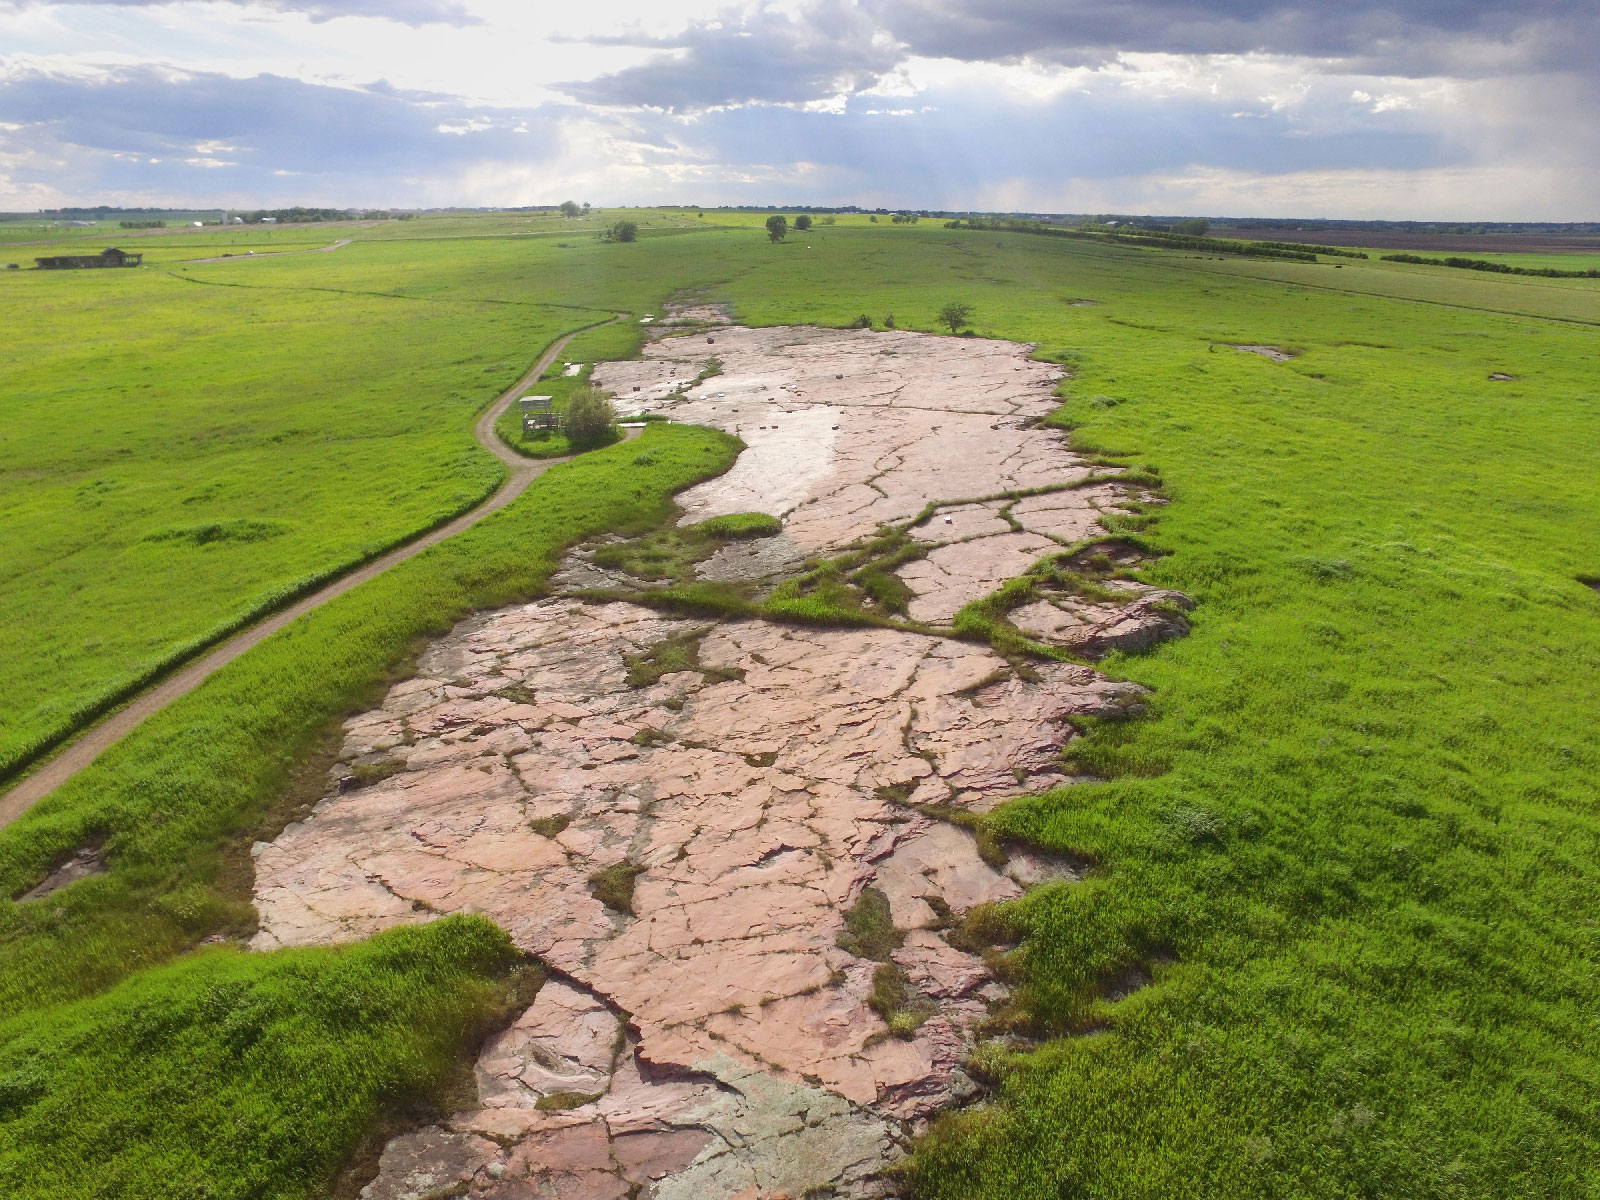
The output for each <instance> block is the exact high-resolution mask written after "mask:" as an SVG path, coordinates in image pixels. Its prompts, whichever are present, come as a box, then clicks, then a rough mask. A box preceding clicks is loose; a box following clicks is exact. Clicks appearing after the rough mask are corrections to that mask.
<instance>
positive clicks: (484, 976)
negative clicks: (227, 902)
mask: <svg viewBox="0 0 1600 1200" xmlns="http://www.w3.org/2000/svg"><path fill="white" fill-rule="evenodd" d="M539 979H540V974H539V971H538V968H537V967H535V966H532V965H525V964H524V963H523V960H522V957H521V955H519V954H518V953H517V952H516V951H515V950H514V949H513V947H512V946H511V940H510V939H509V938H508V937H507V936H506V935H505V933H504V932H502V931H501V930H500V929H498V928H496V927H495V926H494V925H493V924H491V923H490V922H488V921H486V920H484V919H483V918H481V917H461V916H457V917H447V918H445V919H444V920H441V921H437V922H433V923H430V924H427V925H422V926H413V927H407V928H401V929H395V930H391V931H390V932H388V933H385V934H382V935H380V936H379V937H376V938H374V939H372V940H371V941H369V942H364V943H360V944H358V945H354V946H350V947H346V948H341V949H314V950H294V951H287V952H282V953H277V954H268V955H256V954H246V953H243V952H242V951H239V950H235V949H210V950H206V951H203V952H201V953H198V954H193V955H189V956H187V957H185V958H181V959H178V960H176V961H174V962H171V963H168V964H165V965H161V966H155V967H152V968H150V969H148V970H145V971H142V972H140V973H139V974H138V975H136V976H134V977H133V978H131V979H129V980H127V981H125V982H123V983H121V984H118V985H117V986H115V987H113V988H111V989H110V990H109V991H106V992H103V993H101V994H100V995H97V996H94V997H92V998H90V999H86V1000H80V1001H78V1002H76V1003H74V1004H65V1005H60V1006H57V1007H55V1008H51V1009H47V1010H43V1011H38V1012H31V1013H27V1014H25V1015H23V1016H20V1017H16V1018H12V1019H11V1020H8V1021H5V1022H3V1023H0V1129H3V1130H4V1134H5V1136H4V1138H3V1139H0V1191H3V1192H4V1193H5V1194H6V1195H8V1196H16V1197H23V1196H26V1197H28V1200H68V1198H77V1197H83V1196H90V1195H99V1196H108V1195H115V1196H121V1197H126V1198H127V1200H170V1198H171V1197H175V1196H205V1197H214V1198H216V1200H246V1198H250V1197H261V1196H273V1197H281V1198H285V1200H286V1198H288V1197H305V1198H306V1200H313V1198H321V1197H326V1196H327V1195H328V1194H329V1189H330V1184H332V1183H333V1182H334V1181H335V1179H336V1178H337V1177H338V1176H339V1175H340V1174H341V1171H342V1169H343V1168H344V1167H345V1164H346V1162H347V1161H348V1159H349V1156H350V1152H351V1149H352V1148H353V1147H355V1146H358V1145H363V1144H364V1143H370V1141H371V1139H372V1137H373V1135H375V1134H378V1133H380V1132H381V1131H382V1130H383V1129H384V1128H386V1127H388V1126H389V1125H390V1124H391V1123H393V1122H395V1121H399V1120H410V1121H420V1120H427V1119H429V1118H430V1117H435V1116H439V1115H443V1113H442V1112H441V1104H442V1103H446V1102H448V1100H449V1099H450V1098H452V1097H455V1098H458V1099H459V1098H464V1097H466V1096H470V1095H472V1090H471V1086H470V1075H469V1073H468V1072H467V1070H466V1063H467V1062H468V1061H470V1056H471V1055H472V1054H473V1053H474V1051H475V1049H476V1047H477V1044H478V1042H479V1041H480V1040H481V1039H482V1038H483V1037H484V1036H485V1035H486V1034H487V1033H488V1032H489V1031H490V1030H491V1029H493V1028H495V1027H497V1026H499V1025H501V1024H503V1023H504V1022H505V1021H506V1020H508V1019H509V1018H510V1017H511V1016H512V1015H513V1014H514V1013H515V1011H516V1010H517V1008H518V1007H520V1006H522V1005H526V1004H527V1003H528V1001H529V999H530V998H531V992H532V990H533V989H534V988H536V987H537V984H538V982H539ZM373 1149H376V1147H373ZM357 1182H359V1181H357Z"/></svg>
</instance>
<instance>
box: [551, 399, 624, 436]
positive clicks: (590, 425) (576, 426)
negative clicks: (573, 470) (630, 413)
mask: <svg viewBox="0 0 1600 1200" xmlns="http://www.w3.org/2000/svg"><path fill="white" fill-rule="evenodd" d="M616 421H617V410H616V409H614V408H612V407H611V401H610V400H609V399H608V398H607V397H606V394H605V393H604V392H602V391H601V390H600V389H599V388H597V387H585V388H579V389H578V390H577V391H576V392H574V393H573V394H572V399H570V400H568V401H567V411H566V413H565V414H563V417H562V424H563V425H564V426H565V427H566V432H567V441H569V442H571V443H572V444H573V445H574V446H598V445H599V444H600V443H601V442H604V441H605V440H606V439H607V438H609V437H610V436H611V427H612V426H613V425H614V424H616Z"/></svg>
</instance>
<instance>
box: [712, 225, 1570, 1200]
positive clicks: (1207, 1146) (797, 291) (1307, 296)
mask: <svg viewBox="0 0 1600 1200" xmlns="http://www.w3.org/2000/svg"><path fill="white" fill-rule="evenodd" d="M948 236H952V235H945V234H942V233H926V232H920V231H916V232H911V233H907V232H906V231H903V230H902V231H901V232H899V233H898V234H896V235H894V236H893V237H892V238H884V239H875V240H874V241H872V242H869V244H868V245H865V246H852V247H850V248H849V251H848V252H840V253H837V254H836V253H833V252H832V251H831V250H830V251H828V252H827V253H824V252H823V251H820V250H818V249H816V248H814V249H813V251H812V253H811V255H810V256H807V257H804V258H800V257H799V256H796V261H795V262H794V263H793V264H786V265H785V266H784V267H782V268H780V267H778V266H776V265H774V266H773V267H771V268H767V269H763V270H761V271H757V272H751V273H749V274H747V275H745V276H743V277H742V278H740V279H739V280H737V281H735V282H734V283H733V284H732V285H730V287H729V289H728V292H729V294H730V296H731V297H732V298H733V299H734V300H735V301H736V302H737V304H738V306H739V309H740V311H741V314H743V315H745V316H747V317H749V318H751V319H754V320H757V321H761V322H778V321H792V320H817V321H819V322H820V323H830V320H833V321H836V320H839V319H845V318H848V316H849V315H850V314H853V313H856V312H860V311H862V310H866V311H873V312H877V311H883V310H886V309H889V308H891V307H892V309H893V311H894V312H895V313H896V316H897V320H898V321H899V323H900V324H901V325H902V327H905V326H908V325H911V324H913V323H915V324H918V325H920V326H921V327H923V328H930V329H931V328H932V324H933V321H932V318H933V314H934V313H935V312H936V311H937V309H938V305H939V302H941V301H942V300H944V299H946V298H948V297H951V296H959V297H962V298H964V299H967V300H969V301H970V302H972V303H973V304H974V305H975V306H976V308H977V312H978V318H977V323H978V328H979V329H980V331H981V332H984V333H989V334H993V335H996V336H1003V337H1011V338H1017V339H1020V340H1024V341H1033V342H1037V343H1039V345H1040V347H1041V351H1040V352H1041V354H1043V355H1045V356H1049V357H1054V358H1057V359H1058V360H1059V361H1066V362H1068V363H1069V364H1070V365H1071V367H1072V369H1073V372H1074V374H1073V377H1072V379H1071V380H1070V381H1069V383H1068V384H1067V395H1068V397H1069V404H1068V408H1067V410H1066V414H1065V416H1066V419H1067V420H1068V422H1069V423H1071V424H1074V425H1075V426H1076V428H1075V433H1074V436H1075V437H1076V439H1077V441H1078V443H1079V444H1080V445H1081V446H1082V447H1084V448H1085V449H1086V450H1088V451H1090V452H1093V453H1098V454H1100V455H1103V456H1106V457H1108V458H1112V459H1121V460H1122V461H1126V462H1130V463H1132V464H1135V465H1139V464H1145V463H1149V464H1153V465H1154V466H1156V467H1158V468H1159V474H1160V477H1161V479H1162V481H1163V486H1164V490H1165V492H1166V494H1167V496H1168V497H1169V498H1170V501H1171V503H1170V505H1168V506H1166V507H1165V508H1161V509H1159V510H1155V511H1153V513H1152V515H1153V516H1154V517H1155V518H1156V519H1155V520H1154V521H1153V522H1152V523H1151V524H1150V525H1149V527H1148V528H1146V529H1145V530H1143V531H1142V532H1141V534H1140V536H1141V537H1142V538H1144V539H1147V540H1148V541H1150V542H1151V544H1153V545H1154V546H1156V547H1157V548H1158V549H1159V550H1161V551H1162V552H1164V554H1165V557H1163V558H1162V559H1161V560H1160V562H1159V563H1158V564H1157V565H1156V566H1154V567H1152V568H1150V569H1149V570H1147V571H1146V577H1147V578H1150V579H1152V580H1153V581H1155V582H1157V583H1160V584H1161V585H1163V586H1169V587H1175V588H1179V589H1181V590H1183V591H1185V592H1187V593H1189V594H1190V595H1191V596H1193V597H1194V598H1195V599H1196V600H1197V601H1198V602H1199V607H1198V609H1197V610H1196V612H1195V613H1194V614H1193V616H1192V619H1193V622H1194V632H1193V634H1192V635H1191V636H1190V637H1189V638H1187V639H1185V640H1183V641H1181V642H1176V643H1169V644H1168V645H1166V646H1164V647H1162V648H1161V649H1159V650H1157V651H1155V652H1154V653H1152V654H1149V655H1147V656H1143V657H1139V658H1114V659H1112V660H1111V661H1109V662H1108V663H1107V664H1105V665H1106V667H1107V669H1109V670H1111V671H1113V672H1115V673H1120V674H1123V675H1126V676H1131V677H1132V678H1134V679H1137V680H1139V681H1140V682H1143V683H1146V684H1148V685H1150V686H1151V687H1152V688H1153V689H1154V696H1153V699H1152V711H1151V714H1150V716H1149V718H1148V719H1145V720H1140V721H1133V722H1129V723H1125V724H1121V725H1112V726H1106V727H1103V728H1100V729H1096V730H1093V731H1092V732H1091V734H1090V736H1089V737H1088V738H1087V739H1086V740H1085V741H1083V742H1080V743H1077V744H1075V745H1074V746H1073V747H1072V752H1073V762H1074V764H1075V766H1076V767H1077V769H1079V770H1083V771H1085V772H1088V773H1092V774H1097V775H1099V776H1101V777H1102V778H1104V779H1106V780H1107V782H1105V783H1101V784H1096V785H1089V786H1082V787H1075V788H1071V789H1068V790H1065V791H1061V792H1056V793H1052V794H1049V795H1046V796H1043V797H1038V798H1033V799H1028V800H1023V801H1019V802H1016V803H1014V804H1012V805H1010V806H1008V807H1006V808H1003V809H1001V810H1000V812H999V813H998V815H997V817H996V819H995V823H994V832H995V834H996V835H997V836H1011V837H1021V838H1024V839H1027V840H1031V841H1034V842H1037V843H1039V844H1041V845H1043V846H1045V847H1048V848H1050V849H1053V850H1057V851H1062V852H1069V853H1072V854H1074V855H1079V856H1082V857H1084V858H1087V859H1088V860H1090V861H1092V862H1094V863H1095V864H1097V867H1096V870H1095V872H1094V873H1093V875H1092V876H1091V878H1090V880H1089V881H1087V882H1086V883H1084V884H1081V885H1075V886H1055V887H1048V888H1043V889H1040V890H1038V891H1036V892H1035V893H1033V894H1032V895H1031V896H1030V897H1029V898H1028V899H1027V900H1026V901H1024V902H1023V903H1021V904H1019V905H1017V906H1015V908H1014V910H1013V918H1012V919H1014V920H1015V921H1016V922H1017V928H1018V930H1019V931H1020V932H1021V933H1022V935H1023V940H1022V944H1021V948H1020V949H1019V951H1018V952H1017V954H1016V955H1015V961H1014V966H1015V968H1016V969H1017V970H1018V971H1019V973H1020V975H1019V983H1018V988H1019V1001H1020V1009H1021V1012H1022V1014H1023V1016H1022V1018H1021V1019H1022V1020H1023V1022H1024V1025H1025V1027H1027V1028H1031V1029H1032V1030H1033V1031H1034V1032H1036V1033H1038V1034H1041V1035H1046V1034H1047V1035H1056V1036H1058V1037H1059V1040H1054V1041H1049V1042H1047V1043H1045V1044H1044V1045H1043V1046H1042V1047H1041V1049H1040V1050H1039V1051H1038V1052H1037V1053H1034V1054H1025V1055H1017V1056H1014V1057H1012V1058H1009V1059H1007V1060H1005V1063H1004V1069H1003V1070H1001V1071H999V1072H998V1074H997V1076H996V1077H997V1079H998V1081H999V1091H998V1094H997V1096H996V1098H995V1100H994V1101H993V1103H991V1104H990V1105H987V1106H984V1107H981V1108H978V1109H975V1110H972V1111H970V1112H968V1113H964V1114H962V1115H960V1116H957V1117H953V1118H950V1119H948V1120H947V1121H945V1122H943V1123H941V1124H939V1125H937V1126H936V1127H935V1131H934V1134H933V1136H932V1137H931V1138H930V1139H929V1140H928V1141H927V1142H925V1143H924V1144H923V1145H922V1146H921V1148H920V1149H919V1151H918V1153H917V1154H916V1155H915V1156H914V1158H913V1160H912V1166H911V1169H910V1172H909V1176H908V1183H909V1185H910V1186H911V1188H912V1190H913V1193H914V1194H915V1195H917V1196H919V1197H925V1198H926V1197H951V1198H955V1197H962V1198H969V1197H977V1196H992V1197H1002V1196H1004V1197H1014V1196H1028V1197H1057V1196H1061V1195H1072V1196H1079V1195H1081V1196H1116V1197H1158V1196H1170V1195H1177V1194H1187V1195H1229V1196H1261V1197H1269V1196H1272V1197H1275V1196H1285V1195H1304V1196H1340V1197H1343V1196H1350V1195H1385V1196H1419V1197H1420V1196H1429V1197H1435V1196H1449V1197H1463V1198H1465V1197H1475V1196H1486V1195H1495V1196H1573V1197H1576V1196H1585V1195H1591V1194H1593V1192H1594V1190H1595V1189H1596V1188H1597V1187H1600V1175H1597V1168H1596V1166H1595V1164H1596V1163H1600V1100H1597V1099H1596V1097H1597V1096H1600V1090H1597V1084H1600V1037H1597V1035H1596V1033H1595V1030H1594V1026H1593V1013H1594V1012H1595V1011H1597V1009H1600V982H1597V981H1600V973H1597V971H1596V965H1597V959H1600V943H1597V942H1596V941H1595V939H1594V937H1593V929H1592V922H1593V896H1594V895H1595V893H1596V889H1597V887H1600V857H1597V855H1596V851H1597V850H1600V812H1597V806H1596V803H1595V790H1594V786H1593V780H1594V778H1595V777H1596V772H1597V770H1600V742H1597V739H1596V736H1595V733H1594V728H1593V719H1592V717H1593V713H1594V712H1595V711H1597V708H1600V683H1597V682H1596V681H1597V680H1600V597H1597V596H1596V594H1595V592H1594V590H1592V589H1591V588H1589V587H1587V586H1585V585H1584V584H1582V583H1580V582H1579V577H1580V576H1593V575H1594V574H1596V573H1597V564H1600V525H1597V524H1596V523H1595V521H1594V519H1593V513H1594V511H1595V507H1596V504H1597V502H1600V484H1597V482H1596V480H1597V478H1600V476H1597V475H1596V472H1595V465H1596V464H1595V453H1596V451H1595V447H1597V446H1600V391H1597V390H1596V388H1595V384H1594V379H1593V375H1592V371H1591V369H1590V368H1589V366H1588V365H1587V364H1588V363H1590V362H1591V361H1592V358H1593V355H1594V353H1595V351H1596V349H1597V343H1596V337H1597V334H1596V331H1595V330H1594V329H1593V328H1592V324H1591V323H1592V322H1594V321H1595V320H1596V319H1600V286H1597V285H1594V284H1587V285H1585V284H1584V283H1582V282H1581V281H1569V280H1562V281H1550V282H1552V283H1559V284H1561V285H1563V286H1561V287H1547V286H1544V285H1543V283H1542V282H1540V283H1535V284H1533V285H1531V286H1526V285H1516V284H1513V285H1510V286H1507V285H1503V284H1497V283H1495V282H1493V281H1490V280H1481V281H1480V280H1479V279H1476V278H1462V277H1463V276H1470V274H1471V273H1469V272H1452V273H1451V276H1452V277H1451V278H1449V279H1445V278H1439V277H1438V276H1439V275H1441V274H1442V272H1434V273H1432V275H1431V276H1430V277H1429V278H1426V279H1423V278H1421V277H1420V276H1417V275H1412V276H1404V277H1402V276H1399V275H1398V274H1397V272H1398V271H1399V270H1400V268H1399V266H1398V265H1396V264H1381V265H1380V264H1365V263H1360V262H1354V263H1349V264H1347V265H1346V266H1345V267H1344V268H1343V269H1340V270H1338V271H1337V272H1335V271H1333V270H1332V269H1331V268H1330V267H1329V266H1327V265H1318V266H1311V265H1309V264H1270V265H1269V264H1257V263H1240V262H1237V261H1230V262H1219V261H1216V260H1209V261H1207V260H1200V259H1194V258H1186V257H1183V256H1182V255H1180V254H1173V253H1171V252H1154V253H1139V252H1131V251H1123V250H1114V249H1111V248H1100V247H1093V246H1084V247H1078V246H1075V245H1074V246H1062V247H1060V248H1056V247H1054V246H1051V247H1050V248H1049V249H1048V250H1046V249H1043V248H1033V249H1029V250H1026V251H1023V250H1021V249H1017V248H1014V247H1013V246H1012V245H1010V244H1007V243H1004V242H1003V240H1002V239H997V238H994V237H984V236H982V235H971V234H968V235H955V236H964V237H965V238H966V240H965V241H962V242H960V243H952V242H950V241H948V240H946V238H947V237H948ZM908 240H909V241H911V242H914V243H915V244H916V253H915V254H914V255H912V254H907V255H903V256H897V255H896V254H895V253H894V247H895V245H896V244H897V243H898V244H901V245H904V244H906V243H907V241H908ZM1019 240H1020V239H1019ZM842 242H843V239H842V238H840V237H839V236H838V231H835V237H834V239H833V240H832V242H831V243H830V245H831V246H833V247H835V248H837V247H840V245H841V243H842ZM854 261H859V262H860V264H861V266H860V269H859V270H857V269H856V268H854V267H853V266H852V262H854ZM885 278H892V280H893V282H892V283H885V282H882V280H883V279H885ZM1079 297H1084V298H1092V299H1096V300H1099V301H1100V302H1101V303H1100V304H1099V305H1098V306H1094V307H1073V306H1071V305H1070V303H1069V300H1071V299H1075V298H1079ZM1519 314H1530V315H1519ZM1260 343H1266V344H1273V345H1283V346H1290V347H1294V348H1297V349H1298V350H1300V351H1301V353H1300V356H1299V357H1298V358H1296V359H1294V360H1293V361H1291V362H1289V363H1285V364H1274V363H1271V362H1268V361H1266V360H1264V359H1261V358H1258V357H1256V356H1253V355H1247V354H1242V353H1239V352H1237V351H1234V350H1232V349H1230V348H1229V347H1230V345H1231V344H1260ZM1492 371H1505V372H1507V373H1510V374H1513V375H1515V376H1517V380H1516V381H1515V382H1511V383H1495V382H1490V381H1489V380H1488V375H1489V374H1490V373H1491V372H1492ZM1097 397H1107V398H1110V399H1111V400H1113V401H1114V403H1109V404H1105V403H1096V402H1095V401H1096V398H1097ZM1130 971H1131V972H1137V973H1142V974H1143V975H1144V976H1148V977H1150V978H1152V979H1153V980H1154V982H1153V985H1152V986H1149V987H1147V988H1144V989H1143V990H1140V991H1137V992H1135V993H1134V994H1132V995H1130V996H1128V997H1127V998H1125V999H1118V1000H1111V999H1107V996H1108V995H1114V994H1118V992H1117V990H1116V989H1113V988H1112V983H1113V981H1115V980H1117V979H1119V978H1125V977H1127V974H1128V973H1129V972H1130Z"/></svg>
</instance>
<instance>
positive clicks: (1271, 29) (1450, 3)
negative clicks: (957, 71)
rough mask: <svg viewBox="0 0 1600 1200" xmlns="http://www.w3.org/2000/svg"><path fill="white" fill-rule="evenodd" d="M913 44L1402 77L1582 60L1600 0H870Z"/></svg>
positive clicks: (955, 51)
mask: <svg viewBox="0 0 1600 1200" xmlns="http://www.w3.org/2000/svg"><path fill="white" fill-rule="evenodd" d="M868 2H869V3H870V4H871V5H872V8H873V10H874V12H875V13H876V14H877V16H878V19H879V20H880V21H881V22H882V23H883V24H884V25H885V26H886V27H887V28H889V29H891V30H892V31H893V32H894V33H895V35H896V36H897V37H899V38H900V39H902V40H903V41H904V42H905V43H906V44H907V45H908V47H909V48H910V49H911V51H912V52H913V53H917V54H924V55H930V56H937V57H948V58H959V59H965V60H971V61H976V60H986V59H1020V58H1034V59H1043V60H1049V61H1059V62H1068V63H1074V62H1092V61H1094V60H1096V59H1098V58H1103V57H1106V56H1109V55H1113V54H1116V53H1118V52H1133V51H1147V52H1167V53H1179V54H1239V53H1249V52H1253V51H1260V52H1264V53H1271V54H1292V55H1304V56H1308V57H1313V58H1333V59H1338V60H1341V62H1342V63H1343V64H1345V65H1346V66H1347V67H1350V68H1353V69H1358V70H1365V71H1372V72H1376V73H1388V74H1399V75H1415V74H1426V73H1433V72H1438V71H1451V70H1465V71H1472V70H1473V68H1474V67H1475V66H1479V67H1493V68H1495V69H1505V68H1508V67H1517V68H1521V69H1538V68H1541V67H1558V66H1559V67H1576V68H1579V69H1581V68H1583V67H1585V66H1587V67H1589V68H1590V69H1593V64H1594V60H1595V54H1594V46H1595V42H1594V41H1593V40H1591V39H1592V35H1594V34H1595V33H1596V32H1600V19H1597V16H1596V6H1595V4H1594V3H1593V0H1536V2H1534V3H1528V2H1526V0H1376V2H1375V0H1348V2H1343V3H1325V2H1323V0H1317V2H1314V3H1313V2H1307V0H1297V2H1290V3H1285V2H1284V0H868Z"/></svg>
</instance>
